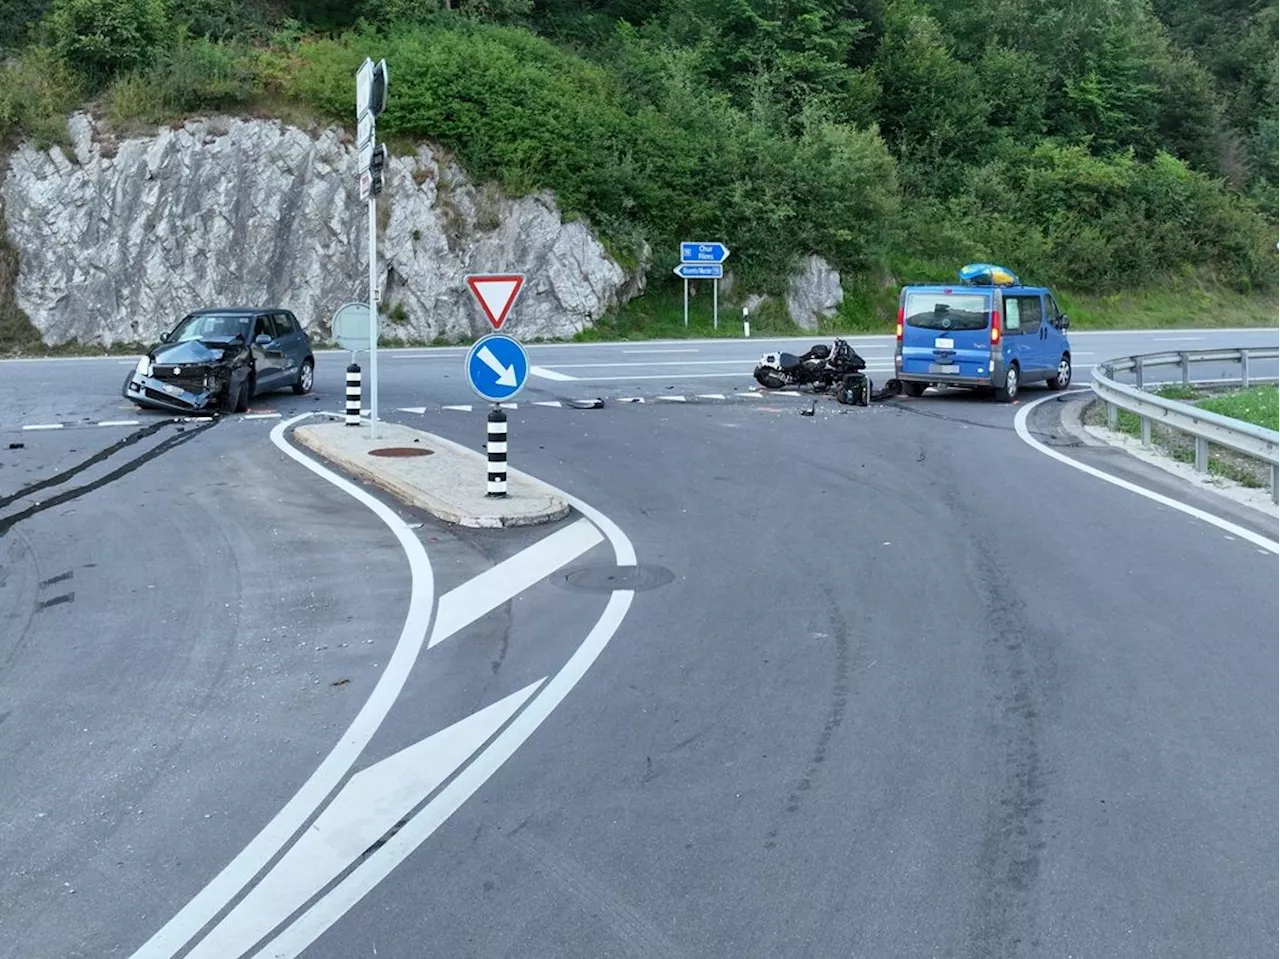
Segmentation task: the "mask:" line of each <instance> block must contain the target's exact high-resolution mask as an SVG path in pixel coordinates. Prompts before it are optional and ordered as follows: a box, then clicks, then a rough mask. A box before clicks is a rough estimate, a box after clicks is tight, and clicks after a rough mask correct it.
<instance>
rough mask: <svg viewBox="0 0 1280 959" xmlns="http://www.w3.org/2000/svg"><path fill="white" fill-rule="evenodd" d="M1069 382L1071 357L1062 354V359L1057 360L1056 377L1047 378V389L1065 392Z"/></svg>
mask: <svg viewBox="0 0 1280 959" xmlns="http://www.w3.org/2000/svg"><path fill="white" fill-rule="evenodd" d="M1070 382H1071V357H1069V356H1067V354H1066V353H1063V354H1062V359H1060V360H1058V372H1057V374H1056V375H1054V376H1051V377H1049V389H1051V390H1065V389H1066V388H1067V385H1068V384H1069V383H1070Z"/></svg>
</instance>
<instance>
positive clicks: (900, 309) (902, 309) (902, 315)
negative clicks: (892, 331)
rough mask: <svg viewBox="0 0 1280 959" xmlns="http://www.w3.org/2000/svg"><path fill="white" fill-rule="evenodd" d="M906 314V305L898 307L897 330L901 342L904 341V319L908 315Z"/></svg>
mask: <svg viewBox="0 0 1280 959" xmlns="http://www.w3.org/2000/svg"><path fill="white" fill-rule="evenodd" d="M906 315H907V308H906V307H905V306H899V307H898V330H897V337H898V342H899V343H901V342H902V321H903V319H904V318H905V317H906Z"/></svg>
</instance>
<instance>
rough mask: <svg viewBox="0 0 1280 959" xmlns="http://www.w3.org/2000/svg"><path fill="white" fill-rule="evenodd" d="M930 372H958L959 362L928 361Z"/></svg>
mask: <svg viewBox="0 0 1280 959" xmlns="http://www.w3.org/2000/svg"><path fill="white" fill-rule="evenodd" d="M929 372H930V373H959V372H960V364H958V363H930V364H929Z"/></svg>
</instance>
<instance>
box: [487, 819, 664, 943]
mask: <svg viewBox="0 0 1280 959" xmlns="http://www.w3.org/2000/svg"><path fill="white" fill-rule="evenodd" d="M508 838H509V839H510V840H511V841H512V842H513V843H515V844H516V845H518V846H520V847H522V848H523V849H524V851H525V853H526V854H527V858H528V859H529V861H530V862H532V863H533V865H534V866H535V867H540V870H541V871H543V872H545V873H546V874H547V875H548V877H549V878H551V879H553V880H555V881H556V882H557V883H558V884H559V885H560V886H561V887H563V888H564V889H566V890H568V891H569V892H570V893H572V894H573V896H574V897H576V898H577V899H578V900H580V901H581V902H582V903H584V904H585V905H586V906H587V908H588V909H589V910H590V911H591V913H592V914H593V915H596V916H598V917H599V918H600V919H601V920H602V921H603V922H604V923H605V925H607V926H608V927H609V928H610V929H612V930H613V932H614V933H616V934H617V936H618V939H619V941H620V942H621V943H622V944H623V945H624V946H626V947H627V949H628V950H629V951H630V952H631V953H632V954H633V955H636V956H641V957H644V959H648V957H649V956H667V957H671V959H675V957H678V956H683V955H685V954H686V953H685V952H684V951H683V950H681V949H680V948H679V947H678V946H677V945H676V944H675V943H673V942H672V941H671V940H670V939H668V938H667V936H666V934H665V933H663V931H662V930H661V929H660V928H658V926H657V924H656V923H654V922H652V921H651V920H649V919H646V918H645V917H644V916H642V915H641V914H640V913H639V912H637V911H636V910H635V909H633V908H632V907H631V906H629V905H628V904H627V903H626V901H625V900H624V899H622V897H620V896H618V895H617V894H616V893H614V892H613V891H612V890H611V889H610V888H609V887H608V886H607V885H605V884H604V883H603V882H601V881H600V880H599V879H598V878H596V877H595V876H593V875H592V874H591V872H590V871H588V870H587V868H586V867H585V866H583V865H582V864H581V863H579V862H577V861H575V860H573V859H570V858H569V857H568V856H567V855H565V854H564V853H563V852H561V851H560V850H559V849H556V848H554V847H553V846H551V845H550V844H549V843H547V842H544V841H543V840H541V839H539V838H536V837H533V836H530V835H529V834H528V833H527V832H525V831H517V832H513V833H511V834H509V836H508Z"/></svg>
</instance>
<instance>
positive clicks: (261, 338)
mask: <svg viewBox="0 0 1280 959" xmlns="http://www.w3.org/2000/svg"><path fill="white" fill-rule="evenodd" d="M253 342H254V343H255V344H256V345H258V346H266V345H267V344H268V343H270V342H271V337H269V336H267V334H265V333H259V334H258V335H257V336H255V337H254V338H253Z"/></svg>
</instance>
